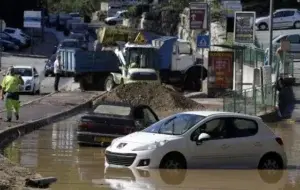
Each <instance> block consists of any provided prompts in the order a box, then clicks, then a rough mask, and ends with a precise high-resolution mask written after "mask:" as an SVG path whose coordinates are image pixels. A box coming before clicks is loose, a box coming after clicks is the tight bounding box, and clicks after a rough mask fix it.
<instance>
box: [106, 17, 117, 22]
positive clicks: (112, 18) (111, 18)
mask: <svg viewBox="0 0 300 190" xmlns="http://www.w3.org/2000/svg"><path fill="white" fill-rule="evenodd" d="M114 19H117V17H115V16H112V17H107V18H106V19H105V20H106V21H108V20H114Z"/></svg>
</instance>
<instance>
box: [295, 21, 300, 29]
mask: <svg viewBox="0 0 300 190" xmlns="http://www.w3.org/2000/svg"><path fill="white" fill-rule="evenodd" d="M294 28H295V29H300V21H296V22H295V23H294Z"/></svg>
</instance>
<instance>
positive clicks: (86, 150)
mask: <svg viewBox="0 0 300 190" xmlns="http://www.w3.org/2000/svg"><path fill="white" fill-rule="evenodd" d="M78 118H79V116H76V117H73V118H70V119H68V120H65V121H62V122H59V123H56V124H53V125H51V126H47V127H44V128H42V129H40V130H38V131H35V132H33V133H31V134H29V135H27V136H24V137H23V138H21V139H19V140H17V141H15V142H14V143H13V144H11V145H10V146H9V147H7V148H6V150H5V155H6V156H7V157H8V158H9V159H11V160H12V161H13V162H16V163H19V164H20V165H21V166H24V167H27V168H32V169H35V170H36V171H37V172H38V173H40V174H41V175H43V176H55V177H57V178H58V182H57V183H56V184H55V185H53V186H52V188H53V189H58V190H60V189H62V190H63V189H64V190H65V189H72V190H73V189H78V190H81V189H82V190H85V189H118V190H121V189H128V190H133V189H135V190H138V189H141V190H142V189H143V190H145V189H149V190H154V189H155V190H158V189H159V190H172V189H186V190H192V189H193V190H196V189H197V190H198V189H205V190H211V189H214V190H215V189H218V190H248V189H249V190H250V189H251V190H253V189H263V190H265V189H270V190H277V189H281V190H293V189H299V186H300V140H299V139H300V138H299V137H300V129H299V126H300V124H297V123H291V124H289V123H288V122H281V123H278V124H276V125H274V126H273V127H274V130H275V132H276V133H277V134H278V135H280V136H282V137H283V139H284V142H285V147H286V151H287V155H288V161H289V169H288V170H286V171H283V172H282V173H279V176H277V175H273V176H271V177H270V176H269V175H267V174H269V173H259V172H258V171H257V170H184V171H179V172H173V171H171V172H170V171H163V170H150V171H141V170H129V169H107V170H106V169H105V168H104V163H103V162H104V149H102V148H99V147H78V145H77V142H76V136H75V133H76V123H77V120H78ZM298 168H299V169H298ZM276 176H277V177H278V178H277V177H276ZM295 185H296V186H295Z"/></svg>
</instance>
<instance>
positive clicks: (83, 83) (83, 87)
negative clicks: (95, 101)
mask: <svg viewBox="0 0 300 190" xmlns="http://www.w3.org/2000/svg"><path fill="white" fill-rule="evenodd" d="M79 86H80V90H82V91H86V90H88V84H87V82H86V81H85V79H80V80H79Z"/></svg>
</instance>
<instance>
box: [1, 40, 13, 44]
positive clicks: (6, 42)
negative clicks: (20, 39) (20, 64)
mask: <svg viewBox="0 0 300 190" xmlns="http://www.w3.org/2000/svg"><path fill="white" fill-rule="evenodd" d="M0 43H3V44H11V45H13V44H14V43H13V42H11V41H8V40H0Z"/></svg>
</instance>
